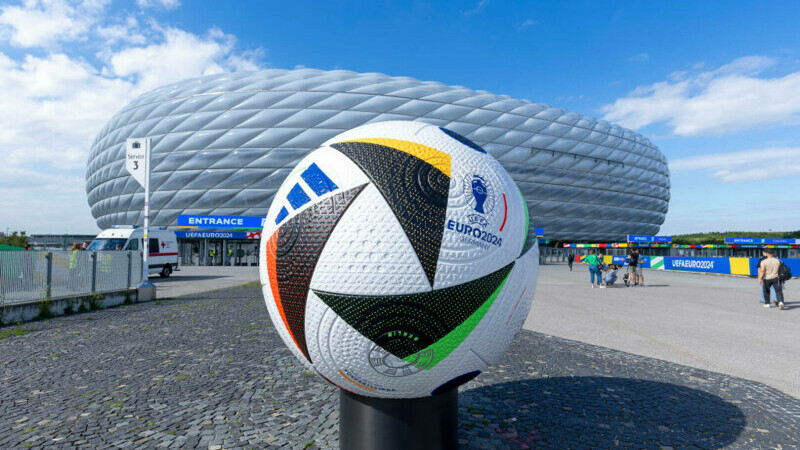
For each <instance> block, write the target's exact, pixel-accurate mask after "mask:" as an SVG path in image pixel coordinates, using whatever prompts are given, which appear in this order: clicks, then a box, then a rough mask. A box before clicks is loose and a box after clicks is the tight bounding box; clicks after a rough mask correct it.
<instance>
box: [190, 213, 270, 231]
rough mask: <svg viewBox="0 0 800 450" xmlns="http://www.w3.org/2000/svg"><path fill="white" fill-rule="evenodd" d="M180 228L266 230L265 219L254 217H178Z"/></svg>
mask: <svg viewBox="0 0 800 450" xmlns="http://www.w3.org/2000/svg"><path fill="white" fill-rule="evenodd" d="M178 227H179V228H205V229H229V228H232V229H236V228H242V229H259V230H260V229H261V228H264V217H253V216H200V215H190V214H180V215H178Z"/></svg>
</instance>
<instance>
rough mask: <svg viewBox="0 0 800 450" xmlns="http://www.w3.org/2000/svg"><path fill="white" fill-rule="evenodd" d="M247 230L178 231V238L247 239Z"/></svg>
mask: <svg viewBox="0 0 800 450" xmlns="http://www.w3.org/2000/svg"><path fill="white" fill-rule="evenodd" d="M247 234H248V233H247V232H245V231H176V232H175V237H177V238H178V239H247Z"/></svg>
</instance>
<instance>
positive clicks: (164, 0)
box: [136, 0, 181, 9]
mask: <svg viewBox="0 0 800 450" xmlns="http://www.w3.org/2000/svg"><path fill="white" fill-rule="evenodd" d="M136 4H137V5H139V7H140V8H155V7H160V8H164V9H175V8H177V7H179V6H181V2H180V0H136Z"/></svg>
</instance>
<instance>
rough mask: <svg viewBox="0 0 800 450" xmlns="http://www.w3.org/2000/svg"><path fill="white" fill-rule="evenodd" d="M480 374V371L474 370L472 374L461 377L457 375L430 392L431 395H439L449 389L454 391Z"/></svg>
mask: <svg viewBox="0 0 800 450" xmlns="http://www.w3.org/2000/svg"><path fill="white" fill-rule="evenodd" d="M480 374H481V371H480V370H475V371H473V372H468V373H465V374H463V375H459V376H457V377H455V378H453V379H452V380H450V381H448V382H447V383H445V384H443V385H441V386H439V387H437V388H436V389H434V390H433V392H431V395H439V394H443V393H445V392H447V391H449V390H450V389H455V388H457V387H459V386H461V385H462V384H464V383H466V382H467V381H469V380H471V379H473V378H475V377H477V376H478V375H480Z"/></svg>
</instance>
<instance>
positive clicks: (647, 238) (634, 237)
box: [628, 234, 672, 242]
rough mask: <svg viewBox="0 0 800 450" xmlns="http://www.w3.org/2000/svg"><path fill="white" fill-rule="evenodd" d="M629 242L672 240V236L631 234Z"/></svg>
mask: <svg viewBox="0 0 800 450" xmlns="http://www.w3.org/2000/svg"><path fill="white" fill-rule="evenodd" d="M628 242H672V236H645V235H639V234H629V235H628Z"/></svg>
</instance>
